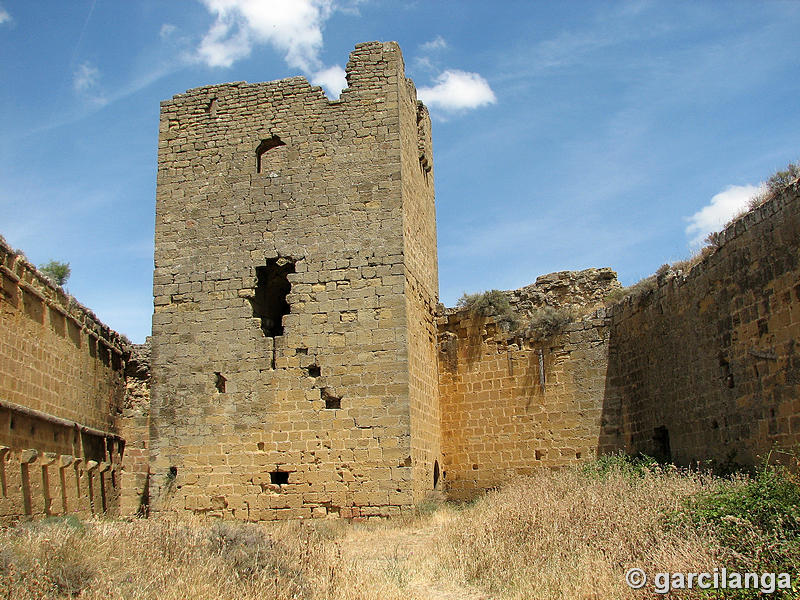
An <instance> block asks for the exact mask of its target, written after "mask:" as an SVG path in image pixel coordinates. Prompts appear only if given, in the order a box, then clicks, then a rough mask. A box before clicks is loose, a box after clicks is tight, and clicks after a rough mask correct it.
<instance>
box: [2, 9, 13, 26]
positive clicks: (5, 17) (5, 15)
mask: <svg viewBox="0 0 800 600" xmlns="http://www.w3.org/2000/svg"><path fill="white" fill-rule="evenodd" d="M10 20H11V15H10V14H8V11H7V10H6V9H5V8H3V7H2V6H0V25H2V24H3V23H7V22H8V21H10Z"/></svg>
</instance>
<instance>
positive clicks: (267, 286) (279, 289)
mask: <svg viewBox="0 0 800 600" xmlns="http://www.w3.org/2000/svg"><path fill="white" fill-rule="evenodd" d="M294 272H295V271H294V261H291V260H289V259H286V258H270V259H268V260H267V264H266V265H265V266H263V267H256V293H255V296H254V297H252V298H251V299H250V304H252V306H253V316H254V317H258V318H260V319H261V329H262V331H263V332H264V335H266V336H267V337H275V336H277V335H283V316H284V315H288V314H289V312H291V308H290V306H289V303H288V302H287V301H286V296H287V295H288V294H289V292H290V291H291V289H292V284H291V283H290V282H289V277H288V275H289V273H294Z"/></svg>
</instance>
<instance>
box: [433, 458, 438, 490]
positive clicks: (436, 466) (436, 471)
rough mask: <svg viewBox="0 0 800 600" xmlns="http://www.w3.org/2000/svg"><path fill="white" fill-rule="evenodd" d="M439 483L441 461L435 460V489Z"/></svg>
mask: <svg viewBox="0 0 800 600" xmlns="http://www.w3.org/2000/svg"><path fill="white" fill-rule="evenodd" d="M437 485H439V461H438V460H435V461H433V489H436V486H437Z"/></svg>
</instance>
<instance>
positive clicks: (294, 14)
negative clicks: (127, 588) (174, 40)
mask: <svg viewBox="0 0 800 600" xmlns="http://www.w3.org/2000/svg"><path fill="white" fill-rule="evenodd" d="M201 1H202V2H203V4H204V5H205V6H206V8H207V9H208V10H209V12H211V13H212V14H214V15H215V16H216V21H214V23H213V25H212V26H211V29H209V31H208V33H206V35H205V37H204V38H203V40H202V42H201V43H200V46H199V48H198V49H197V56H198V58H199V59H200V60H201V61H202V62H205V63H206V64H207V65H208V66H210V67H229V66H231V65H232V64H233V63H234V62H236V61H237V60H239V59H241V58H245V57H247V56H249V55H250V52H251V51H252V49H253V46H255V45H259V44H270V45H271V46H273V47H274V48H275V49H276V50H278V51H279V52H283V53H284V58H285V60H286V62H287V64H288V65H289V66H290V67H293V68H297V69H300V70H301V71H303V72H304V73H311V72H315V71H319V70H320V69H321V67H322V65H321V64H320V60H319V52H320V50H321V49H322V26H323V24H324V23H325V21H326V20H327V19H328V17H329V16H330V14H331V12H332V10H333V0H201Z"/></svg>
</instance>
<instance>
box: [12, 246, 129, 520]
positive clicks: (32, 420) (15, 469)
mask: <svg viewBox="0 0 800 600" xmlns="http://www.w3.org/2000/svg"><path fill="white" fill-rule="evenodd" d="M126 353H127V350H126V343H125V342H124V341H123V340H122V339H121V338H120V337H119V336H118V335H117V334H116V333H115V332H113V331H111V330H110V329H108V327H106V326H105V325H103V324H102V323H101V322H100V321H98V320H97V318H96V317H95V316H94V315H93V314H92V313H91V312H89V311H88V310H87V309H85V308H83V307H82V306H80V305H79V304H78V303H77V302H75V301H74V299H72V298H71V297H69V296H67V295H66V294H65V293H64V291H63V290H62V289H61V288H58V287H56V286H55V285H53V284H52V283H51V282H50V281H49V280H47V279H46V278H45V277H44V276H42V275H41V274H40V273H39V272H38V271H37V270H36V268H35V267H34V266H33V265H31V264H30V263H28V261H27V260H25V258H24V257H23V256H22V255H21V254H19V253H17V252H15V251H13V250H12V249H11V248H10V247H9V246H8V245H6V244H5V242H4V241H2V240H1V239H0V523H5V522H10V521H14V520H17V519H19V518H22V517H26V516H27V517H33V516H42V515H50V514H65V513H69V514H73V513H77V514H83V515H88V514H90V513H92V512H97V513H99V512H109V513H111V514H115V513H117V512H118V510H119V490H120V486H121V472H120V469H121V460H122V454H123V452H124V442H122V440H121V439H120V437H119V436H118V435H117V434H116V433H115V432H116V417H117V415H118V413H119V410H120V407H121V403H122V397H123V394H124V376H123V368H124V360H125V356H126Z"/></svg>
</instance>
